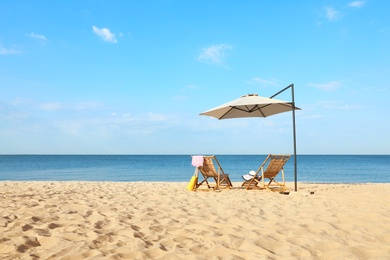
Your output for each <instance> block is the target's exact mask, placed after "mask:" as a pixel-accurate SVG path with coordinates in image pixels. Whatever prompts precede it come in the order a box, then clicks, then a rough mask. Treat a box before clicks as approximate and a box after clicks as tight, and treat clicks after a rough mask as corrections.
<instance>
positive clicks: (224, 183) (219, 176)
mask: <svg viewBox="0 0 390 260" xmlns="http://www.w3.org/2000/svg"><path fill="white" fill-rule="evenodd" d="M203 160H204V161H203V166H200V167H199V171H200V173H201V174H200V175H201V176H203V180H202V181H200V182H198V183H197V184H196V187H195V190H197V189H198V188H199V187H201V186H202V185H205V186H207V188H208V189H213V190H218V189H220V188H227V189H230V188H231V187H233V185H232V182H231V181H230V179H229V175H227V174H225V172H224V171H223V169H222V167H221V165H220V164H219V162H218V160H217V157H216V156H215V155H212V156H204V157H203ZM214 162H215V164H214ZM216 166H217V168H216ZM201 176H199V177H201ZM210 179H211V180H212V183H211V182H210V181H209V180H210ZM199 180H200V178H199Z"/></svg>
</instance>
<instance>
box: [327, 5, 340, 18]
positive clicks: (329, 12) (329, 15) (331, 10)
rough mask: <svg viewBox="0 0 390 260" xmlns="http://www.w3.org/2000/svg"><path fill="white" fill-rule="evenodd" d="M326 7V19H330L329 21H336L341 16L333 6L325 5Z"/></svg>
mask: <svg viewBox="0 0 390 260" xmlns="http://www.w3.org/2000/svg"><path fill="white" fill-rule="evenodd" d="M324 9H325V17H326V19H328V21H336V20H337V19H339V18H340V16H341V15H340V13H339V12H338V11H336V10H335V9H334V8H332V7H324Z"/></svg>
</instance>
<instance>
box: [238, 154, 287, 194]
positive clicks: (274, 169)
mask: <svg viewBox="0 0 390 260" xmlns="http://www.w3.org/2000/svg"><path fill="white" fill-rule="evenodd" d="M290 157H291V155H277V154H270V155H268V156H267V158H266V159H265V160H264V162H263V163H262V164H261V166H260V167H259V169H258V170H257V171H256V173H255V174H254V175H249V174H247V175H244V176H243V178H244V182H243V183H242V185H241V187H245V188H246V189H247V190H249V189H253V188H258V189H267V190H271V191H286V190H288V189H287V188H286V185H285V180H284V169H283V167H284V165H285V164H286V162H287V161H288V159H290ZM265 167H267V168H266V170H264V168H265ZM280 171H282V183H279V182H277V181H276V180H275V178H276V176H277V175H278V174H279V172H280ZM265 179H268V180H269V182H268V184H266V183H265V182H264V180H265ZM259 184H260V185H259Z"/></svg>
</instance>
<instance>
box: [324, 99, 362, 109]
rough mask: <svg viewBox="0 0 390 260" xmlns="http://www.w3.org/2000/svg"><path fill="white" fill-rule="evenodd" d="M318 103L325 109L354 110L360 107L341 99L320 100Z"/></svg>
mask: <svg viewBox="0 0 390 260" xmlns="http://www.w3.org/2000/svg"><path fill="white" fill-rule="evenodd" d="M317 105H318V106H320V107H322V108H325V109H338V110H353V109H360V108H361V107H360V106H358V105H349V104H344V103H342V102H341V101H318V102H317Z"/></svg>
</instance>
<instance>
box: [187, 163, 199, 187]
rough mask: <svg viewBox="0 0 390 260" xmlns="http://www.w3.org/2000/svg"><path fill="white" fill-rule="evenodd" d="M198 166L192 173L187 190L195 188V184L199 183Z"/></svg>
mask: <svg viewBox="0 0 390 260" xmlns="http://www.w3.org/2000/svg"><path fill="white" fill-rule="evenodd" d="M197 170H198V168H196V169H195V172H194V175H192V177H191V180H190V182H189V183H188V185H187V190H189V191H193V190H195V186H196V184H197V183H198V171H197Z"/></svg>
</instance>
